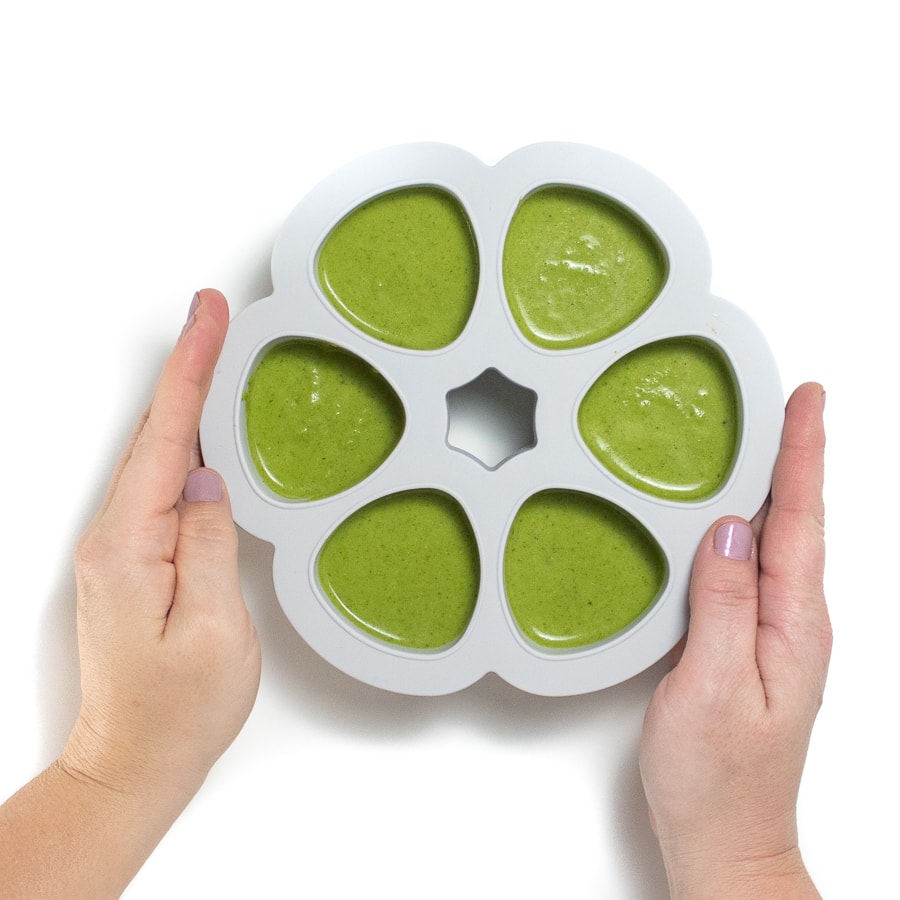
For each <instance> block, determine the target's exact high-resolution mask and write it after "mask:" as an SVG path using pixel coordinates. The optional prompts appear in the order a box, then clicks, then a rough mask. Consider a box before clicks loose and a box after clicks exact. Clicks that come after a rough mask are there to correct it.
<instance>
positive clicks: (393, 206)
mask: <svg viewBox="0 0 900 900" xmlns="http://www.w3.org/2000/svg"><path fill="white" fill-rule="evenodd" d="M318 276H319V283H320V285H321V287H322V290H323V291H324V292H325V295H326V296H327V298H328V299H329V300H330V301H331V303H332V304H333V305H334V307H335V308H336V309H337V310H338V312H340V314H341V315H342V316H344V318H346V319H347V320H348V321H349V322H351V323H352V324H353V325H355V326H356V327H357V328H359V329H360V330H361V331H363V332H365V333H366V334H368V335H371V336H372V337H375V338H377V339H378V340H381V341H384V342H385V343H387V344H392V345H394V346H397V347H406V348H408V349H412V350H437V349H439V348H440V347H445V346H446V345H447V344H450V343H452V342H453V341H454V340H456V338H457V337H459V335H460V334H461V333H462V330H463V328H465V325H466V322H467V321H468V319H469V314H470V313H471V311H472V306H473V304H474V303H475V293H476V289H477V286H478V250H477V247H476V245H475V238H474V235H473V233H472V227H471V225H470V223H469V219H468V217H467V216H466V214H465V212H464V210H463V208H462V206H461V205H460V204H459V202H458V201H457V200H456V198H455V197H453V196H452V195H451V194H449V193H448V192H447V191H444V190H440V189H438V188H433V187H415V188H403V189H402V190H396V191H391V192H389V193H387V194H382V195H381V196H379V197H376V198H375V199H373V200H370V201H369V202H367V203H365V204H363V205H362V206H360V207H358V208H357V209H355V210H353V211H352V212H351V213H349V214H348V215H347V216H345V217H344V218H343V219H342V220H341V221H340V222H339V223H338V224H337V225H336V226H335V228H334V229H333V230H332V231H331V233H330V234H329V235H328V237H327V238H326V239H325V242H324V243H323V245H322V247H321V249H320V250H319V257H318Z"/></svg>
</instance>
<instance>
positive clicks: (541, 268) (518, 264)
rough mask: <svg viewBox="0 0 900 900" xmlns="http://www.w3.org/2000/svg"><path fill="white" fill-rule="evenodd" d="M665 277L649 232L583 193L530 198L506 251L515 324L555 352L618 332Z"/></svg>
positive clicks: (552, 190) (545, 192)
mask: <svg viewBox="0 0 900 900" xmlns="http://www.w3.org/2000/svg"><path fill="white" fill-rule="evenodd" d="M666 272H667V266H666V259H665V254H664V252H663V250H662V247H661V246H660V244H659V242H658V241H657V239H656V237H655V236H654V235H653V234H652V232H650V230H649V229H648V228H647V226H646V225H644V224H643V223H642V222H641V221H639V220H638V219H637V218H635V216H633V215H632V214H631V213H630V212H628V211H627V210H626V209H625V208H624V207H622V206H620V205H619V204H618V203H615V202H614V201H612V200H610V199H608V198H606V197H604V196H602V195H600V194H597V193H594V192H593V191H588V190H585V189H582V188H573V187H564V186H554V187H547V188H541V189H540V190H537V191H534V192H533V193H531V194H529V195H528V196H527V197H526V198H525V199H524V200H523V201H522V203H521V204H520V205H519V207H518V209H517V210H516V212H515V214H514V215H513V218H512V221H511V222H510V225H509V230H508V232H507V235H506V241H505V244H504V248H503V283H504V288H505V291H506V296H507V301H508V302H509V305H510V309H511V311H512V314H513V318H514V319H515V321H516V324H517V325H518V326H519V329H520V330H521V331H522V333H523V334H524V335H525V337H526V338H527V339H528V340H530V341H531V342H532V343H534V344H537V345H539V346H541V347H547V348H550V349H554V350H564V349H568V348H572V347H584V346H587V345H589V344H593V343H596V342H597V341H601V340H603V339H604V338H607V337H610V336H611V335H613V334H615V333H616V332H618V331H621V330H622V329H623V328H625V327H626V326H627V325H629V324H630V323H631V322H633V321H634V320H635V319H637V318H638V317H639V316H640V315H641V314H642V313H643V312H644V311H645V310H646V309H647V308H648V307H649V306H650V304H651V303H652V302H653V301H654V300H655V299H656V296H657V295H658V294H659V292H660V290H661V289H662V286H663V283H664V282H665V279H666Z"/></svg>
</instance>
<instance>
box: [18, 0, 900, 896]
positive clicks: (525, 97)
mask: <svg viewBox="0 0 900 900" xmlns="http://www.w3.org/2000/svg"><path fill="white" fill-rule="evenodd" d="M9 6H12V4H9V5H7V10H8V8H9ZM16 6H17V7H18V8H17V9H16V10H15V11H5V12H4V13H3V14H2V18H0V92H2V93H0V98H2V99H0V103H2V106H0V121H2V137H0V162H2V166H0V297H2V323H3V324H2V347H3V352H2V353H0V365H2V385H3V401H4V402H3V431H2V434H3V440H2V444H0V452H2V464H3V471H4V473H5V484H4V489H3V493H2V498H3V513H4V515H3V520H2V524H0V528H2V539H0V553H2V571H3V574H4V583H3V590H2V591H0V598H2V599H0V603H2V618H0V685H2V688H0V689H2V694H0V697H2V700H0V702H2V726H0V727H2V732H0V794H2V795H3V796H6V795H8V794H9V793H11V792H12V791H14V790H15V789H16V788H17V787H18V786H19V785H20V784H21V783H23V782H24V781H26V780H27V779H28V778H30V777H31V776H32V775H33V774H35V773H36V772H37V771H38V770H39V769H40V768H41V767H42V766H44V765H45V764H46V763H48V762H49V761H50V760H51V759H52V758H53V757H54V755H55V754H56V753H57V752H58V751H59V749H60V747H61V745H62V742H63V741H64V739H65V736H66V734H67V731H68V728H69V726H70V725H71V723H72V720H73V717H74V715H75V713H76V710H77V704H78V664H77V652H76V647H75V640H74V632H73V627H74V612H73V595H74V590H73V575H72V566H71V555H72V550H73V546H74V543H75V541H76V540H77V537H78V535H79V534H80V532H81V530H82V529H83V527H84V526H85V524H86V522H87V520H88V518H89V517H90V515H91V514H92V512H93V510H94V508H95V507H96V505H97V503H98V502H99V499H100V497H101V494H102V491H103V490H104V488H105V484H106V481H107V478H108V476H109V473H110V470H111V467H112V466H113V463H114V460H115V459H116V457H117V456H118V454H119V451H120V448H121V446H122V445H123V443H124V441H125V440H126V437H127V435H128V433H129V432H130V430H131V427H132V423H133V421H134V420H135V419H136V418H137V416H138V415H139V413H140V412H141V410H142V408H143V407H144V405H145V403H146V401H147V399H148V397H149V394H150V391H151V389H152V385H153V383H154V381H155V379H156V375H157V372H158V369H159V366H160V364H161V362H162V360H163V359H164V357H165V355H166V353H167V351H168V349H169V347H170V345H171V343H172V342H173V341H174V339H175V337H176V336H177V335H178V332H179V331H180V329H181V326H182V323H183V321H184V318H185V315H186V313H187V307H188V304H189V302H190V299H191V296H192V294H193V292H194V290H195V289H197V288H199V287H204V286H216V287H219V288H220V289H222V290H223V291H224V292H225V293H226V295H227V296H228V297H229V299H230V301H231V304H232V310H233V312H237V311H239V310H241V309H243V308H245V307H246V306H247V305H248V304H249V303H251V302H253V301H254V300H256V299H258V298H260V297H263V296H265V295H267V294H268V293H269V292H270V290H271V284H270V281H269V274H268V258H269V253H270V250H271V246H272V242H273V240H274V237H275V235H276V233H277V231H278V229H279V228H280V226H281V223H282V222H283V221H284V219H285V217H286V216H287V214H288V212H289V211H290V210H291V208H292V207H293V206H294V205H295V204H296V203H297V202H298V201H299V200H300V199H301V197H302V196H303V195H304V194H305V193H306V191H307V190H309V189H310V188H311V187H312V186H313V185H315V184H316V183H317V182H318V181H319V180H321V179H322V178H323V177H325V176H326V175H327V174H328V173H329V172H331V171H332V170H333V169H334V168H336V167H337V166H338V165H340V164H342V163H344V162H346V161H349V160H351V159H354V158H355V157H357V156H360V155H361V154H363V153H364V152H366V151H368V150H370V149H376V148H380V147H383V146H387V145H392V144H397V143H403V142H406V141H417V140H437V141H446V142H448V143H452V144H457V145H458V146H461V147H463V148H465V149H466V150H469V151H470V152H472V153H474V154H475V155H477V156H479V157H481V158H482V159H484V160H485V161H486V162H489V163H492V162H496V161H497V160H499V159H500V158H501V157H503V156H504V155H506V154H507V153H509V152H510V151H512V150H514V149H515V148H517V147H519V146H522V145H524V144H528V143H531V142H534V141H538V140H572V141H581V142H585V143H589V144H594V145H597V146H601V147H604V148H606V149H609V150H612V151H615V152H617V153H620V154H622V155H625V156H627V157H630V158H631V159H633V160H634V161H635V162H637V163H639V164H641V165H643V166H644V167H646V168H648V169H649V170H650V171H652V172H654V173H655V174H656V175H657V176H659V177H661V178H662V179H663V180H664V181H666V182H667V183H668V184H669V185H670V186H671V187H672V188H673V189H674V190H675V191H676V192H677V193H678V194H679V195H680V196H681V197H682V199H683V200H684V201H685V202H686V203H687V205H688V207H690V208H691V210H692V211H693V212H694V214H695V216H696V217H697V218H698V219H699V221H700V223H701V226H702V227H703V229H704V231H705V232H706V234H707V237H708V239H709V243H710V245H711V251H712V260H713V284H712V287H713V291H714V292H715V293H717V294H719V295H720V296H723V297H725V298H727V299H729V300H731V301H732V302H734V303H736V304H738V305H739V306H741V307H743V308H744V309H745V310H746V311H747V312H748V313H749V314H750V315H751V316H752V317H753V318H754V319H756V321H757V322H758V323H759V324H760V325H761V327H762V329H763V331H764V332H765V333H766V335H767V337H768V339H769V341H770V343H771V345H772V347H773V350H774V351H775V354H776V357H777V358H778V360H779V365H780V369H781V373H782V376H783V381H784V385H785V390H786V391H787V390H789V389H790V388H792V387H793V386H794V385H796V384H797V383H799V382H800V381H803V380H806V379H816V380H820V381H822V382H824V383H825V385H826V388H827V391H828V404H827V425H828V432H829V450H828V475H827V479H828V480H827V497H826V499H827V503H828V538H829V559H828V573H827V588H828V595H829V601H830V607H831V613H832V618H833V622H834V627H835V633H836V639H835V651H834V658H833V664H832V670H831V675H830V680H829V685H828V689H827V693H826V702H825V705H824V708H823V710H822V712H821V714H820V717H819V721H818V724H817V726H816V730H815V732H814V735H813V741H812V745H811V748H810V753H809V760H808V765H807V770H806V775H805V779H804V782H803V787H802V792H801V803H800V821H801V835H802V845H803V849H804V852H805V856H806V859H807V861H808V864H809V867H810V869H811V871H812V872H813V874H814V876H815V878H816V879H817V881H818V883H819V885H820V887H821V889H822V890H823V892H824V893H825V894H826V896H832V897H840V896H848V897H849V896H852V897H876V896H885V895H886V893H889V892H890V890H892V887H896V866H895V858H894V857H895V855H896V846H895V844H896V837H897V834H896V824H895V812H894V808H895V806H896V803H897V800H898V789H897V788H898V783H897V758H898V746H897V739H896V737H895V735H896V729H895V728H893V727H891V720H892V719H893V718H894V717H895V712H896V704H897V700H896V694H895V689H896V683H897V675H896V668H895V646H896V643H897V635H896V633H897V629H898V627H900V614H898V610H897V602H898V592H897V587H896V581H895V579H894V577H893V575H894V565H895V562H894V559H893V557H895V555H896V548H897V533H898V530H897V529H898V525H897V520H896V506H897V499H898V497H897V494H898V492H897V477H898V476H897V468H898V466H897V462H896V458H897V454H896V445H895V444H894V443H893V441H892V440H891V438H890V437H889V428H890V425H891V421H892V420H893V419H895V418H896V407H897V387H896V384H897V376H896V370H897V362H896V360H897V346H898V345H897V338H896V336H895V334H894V333H893V330H894V329H895V328H897V327H898V325H900V322H898V318H897V314H896V305H897V300H898V287H897V239H898V237H900V234H898V231H900V230H898V228H897V213H896V208H897V205H898V203H900V191H898V178H897V169H896V165H897V163H896V160H897V159H898V158H900V145H898V141H897V138H896V136H895V133H896V132H895V129H896V114H897V87H898V74H900V73H898V66H897V64H896V62H895V61H894V60H896V51H895V47H894V41H893V37H895V36H896V34H895V30H894V29H892V28H890V27H889V26H888V21H887V12H888V9H889V4H888V3H887V2H884V3H877V2H874V0H857V2H855V3H852V4H850V3H844V4H837V3H833V2H829V0H824V2H823V0H819V2H790V0H778V2H773V0H759V2H756V3H754V4H740V5H738V4H728V3H721V2H718V3H715V2H708V3H705V2H699V0H685V2H680V3H666V2H659V3H652V2H631V3H624V2H620V3H615V4H605V3H602V2H599V0H597V2H593V3H585V2H581V0H571V2H569V3H565V4H559V3H557V4H543V5H540V6H536V5H531V4H521V3H519V4H512V3H509V4H501V3H491V2H490V0H480V2H471V0H455V2H453V3H448V4H445V5H441V6H437V5H434V6H430V5H428V4H425V3H413V2H400V0H383V2H381V3H367V4H362V3H359V4H353V3H350V4H342V3H328V4H326V3H324V2H323V3H320V4H319V5H317V6H315V7H313V8H311V9H309V8H307V9H304V7H305V6H312V5H311V4H309V5H307V4H300V3H296V4H295V3H287V2H277V0H275V2H267V0H257V2H255V3H253V4H249V3H247V4H240V3H235V2H228V0H217V2H197V0H180V2H178V3H175V2H171V0H156V2H154V3H152V4H151V3H144V4H138V3H112V2H108V3H107V2H100V0H83V2H80V3H62V2H35V3H31V4H29V5H27V6H26V5H25V4H16ZM241 564H242V571H243V576H244V583H245V590H246V596H247V601H248V604H249V606H250V608H251V610H252V612H253V614H254V617H255V619H256V622H257V626H258V628H259V631H260V635H261V640H262V647H263V652H264V658H265V662H264V670H263V680H262V687H261V691H260V696H259V701H258V703H257V706H256V709H255V711H254V713H253V715H252V716H251V719H250V721H249V723H248V724H247V726H246V728H245V730H244V732H243V733H242V734H241V736H240V737H239V738H238V740H237V742H236V743H235V744H234V746H233V747H232V749H231V750H230V751H229V752H228V753H227V754H226V756H225V757H224V758H223V759H222V761H221V762H220V764H219V765H218V767H217V768H216V769H215V770H214V772H213V774H212V775H211V777H210V779H209V780H208V782H207V784H206V786H205V787H204V789H203V791H202V792H201V793H200V794H199V795H198V797H197V798H196V800H195V802H194V803H193V804H192V805H191V806H190V807H189V809H188V810H187V812H186V813H185V814H184V816H183V817H182V818H181V819H180V820H179V822H178V823H177V824H176V825H175V827H174V828H173V829H172V831H171V832H170V833H169V835H168V836H167V837H166V838H165V840H164V841H163V843H162V844H161V845H160V847H159V848H158V850H157V852H156V853H155V854H154V855H153V857H152V858H151V859H150V861H149V862H148V863H147V864H146V866H145V867H144V869H143V870H142V871H141V873H140V874H139V875H138V877H137V879H136V880H135V881H134V883H133V885H132V887H131V888H130V889H129V890H128V892H127V896H128V897H129V898H156V897H161V896H165V897H170V898H173V900H176V898H194V897H226V898H232V897H249V896H252V897H261V898H282V897H300V896H315V897H319V898H332V897H334V898H337V897H349V896H360V895H362V894H363V892H367V891H369V890H371V889H373V888H374V887H376V886H383V887H384V888H386V890H387V892H388V893H390V895H391V896H394V897H398V898H414V897H415V898H418V897H438V898H439V897H451V896H454V897H455V896H458V895H459V894H460V893H465V894H466V895H468V896H474V897H494V896H497V897H511V896H517V897H522V898H536V897H543V896H547V895H554V896H556V895H558V896H566V897H572V898H589V897H604V898H613V900H617V898H622V900H625V898H660V897H664V896H666V889H665V880H664V876H663V873H662V867H661V862H660V859H659V856H658V850H657V849H656V847H655V844H654V840H653V836H652V834H651V832H650V830H649V827H648V825H647V820H646V814H645V806H644V800H643V796H642V792H641V787H640V780H639V775H638V770H637V763H636V747H637V741H638V736H639V732H640V725H641V718H642V716H643V712H644V709H645V707H646V704H647V701H648V699H649V697H650V695H651V693H652V691H653V689H654V686H655V685H656V683H657V682H658V680H659V678H660V677H661V675H662V673H663V671H664V669H663V667H662V664H658V665H657V666H655V667H654V668H653V669H651V670H650V671H648V672H646V673H644V674H643V675H640V676H638V677H637V678H635V679H633V680H632V681H630V682H629V683H627V684H624V685H621V686H619V687H616V688H613V689H610V690H607V691H605V692H602V693H599V694H595V695H590V696H583V697H577V698H570V699H561V700H560V699H556V700H551V699H540V698H535V697H532V696H529V695H525V694H522V693H520V692H518V691H516V690H514V689H512V688H510V687H508V686H506V685H504V684H503V683H502V682H500V681H499V680H497V679H493V678H488V679H486V680H484V681H483V682H481V683H479V684H478V685H476V686H474V687H473V688H470V689H468V690H466V691H464V692H462V693H460V694H458V695H454V696H449V697H444V698H438V699H416V698H408V697H402V696H395V695H392V694H388V693H384V692H381V691H378V690H375V689H372V688H369V687H366V686H364V685H361V684H359V683H356V682H354V681H353V680H351V679H349V678H347V677H346V676H344V675H342V674H341V673H339V672H337V671H335V670H334V669H332V668H331V667H330V666H329V665H328V664H326V663H324V662H323V661H321V660H320V659H319V658H318V657H317V656H316V655H315V654H314V653H313V652H312V651H311V650H309V649H308V648H307V647H306V646H305V644H304V643H303V641H302V640H301V639H300V638H299V637H297V636H296V635H295V633H294V632H293V631H292V630H291V629H290V628H289V626H288V625H287V623H286V621H285V619H284V617H283V615H282V614H281V612H280V610H279V608H278V605H277V602H276V599H275V596H274V594H273V590H272V584H271V572H270V564H271V553H270V550H269V548H268V546H267V545H265V544H263V543H261V542H259V541H257V540H255V539H253V538H251V537H249V536H247V535H242V542H241ZM673 776H674V777H677V773H673ZM885 808H886V809H887V810H888V811H889V812H888V818H885V817H884V816H883V815H882V810H884V809H885Z"/></svg>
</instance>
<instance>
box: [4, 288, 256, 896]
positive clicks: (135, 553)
mask: <svg viewBox="0 0 900 900" xmlns="http://www.w3.org/2000/svg"><path fill="white" fill-rule="evenodd" d="M227 327H228V308H227V305H226V303H225V299H224V298H223V297H222V296H221V294H219V293H218V292H215V291H202V292H201V293H200V294H199V303H198V305H197V308H196V309H195V310H192V317H191V319H190V320H189V322H188V324H187V325H186V326H185V329H184V331H183V333H182V335H181V337H180V339H179V341H178V343H177V345H176V346H175V349H174V350H173V352H172V355H171V356H170V358H169V360H168V361H167V363H166V365H165V368H164V371H163V373H162V376H161V378H160V381H159V384H158V386H157V388H156V391H155V394H154V397H153V401H152V403H151V405H150V408H149V411H148V412H147V414H146V415H145V416H144V418H143V419H142V420H141V422H140V423H139V425H138V427H137V429H136V431H135V433H134V436H133V439H132V441H131V443H130V445H129V447H128V449H127V450H126V451H125V454H124V456H123V457H122V459H121V461H120V463H119V466H118V469H117V470H116V472H115V474H114V476H113V479H112V483H111V485H110V489H109V492H108V494H107V496H106V499H105V501H104V503H103V505H102V507H101V509H100V510H99V512H98V513H97V515H96V517H95V518H94V520H93V522H92V524H91V525H90V526H89V528H88V530H87V532H86V533H85V535H84V537H83V538H82V540H81V542H80V544H79V546H78V550H77V554H76V577H77V588H78V599H77V610H78V611H77V617H78V643H79V654H80V657H81V666H82V674H81V682H82V685H81V686H82V703H81V709H80V712H79V715H78V719H77V722H76V724H75V727H74V729H73V731H72V734H71V737H70V739H69V741H68V743H67V745H66V747H65V749H64V751H63V753H62V754H61V756H60V757H59V759H58V760H57V761H56V762H55V763H54V764H53V765H51V766H50V767H49V768H48V769H47V770H46V771H45V772H43V773H42V774H40V775H39V776H38V777H37V778H36V779H34V781H32V782H31V783H30V784H28V785H26V786H25V787H24V788H23V789H22V790H21V791H19V792H18V793H17V794H16V795H14V796H13V797H12V798H10V800H8V801H7V802H6V804H4V806H3V807H2V808H0V894H2V895H3V897H4V898H19V897H22V898H24V897H28V898H34V897H67V898H72V900H77V898H82V897H83V898H92V900H102V898H106V897H118V896H119V895H120V894H121V892H122V891H123V890H124V888H125V887H126V885H127V884H128V883H129V882H130V881H131V879H132V878H133V877H134V875H135V873H136V872H137V871H138V869H139V868H140V867H141V865H142V864H143V862H144V861H145V859H146V858H147V856H149V854H150V853H151V851H152V850H153V848H154V847H155V846H156V844H157V843H158V841H159V840H160V838H161V837H162V836H163V835H164V834H165V832H166V831H167V830H168V828H169V826H170V825H171V824H172V822H173V821H174V820H175V819H176V818H177V816H178V815H179V814H180V813H181V811H182V810H183V809H184V807H185V806H186V805H187V803H188V801H189V800H190V799H191V797H193V795H194V793H195V792H196V791H197V790H198V788H199V787H200V785H201V784H202V783H203V780H204V778H205V777H206V774H207V772H208V771H209V769H210V767H211V766H212V765H213V763H214V762H215V761H216V760H217V759H218V758H219V756H220V755H221V754H222V752H223V751H224V750H225V749H226V747H228V745H229V744H230V743H231V742H232V740H233V739H234V737H235V736H236V735H237V733H238V732H239V731H240V729H241V727H242V726H243V724H244V721H245V720H246V718H247V716H248V714H249V713H250V710H251V708H252V706H253V702H254V699H255V697H256V693H257V687H258V684H259V671H260V655H259V644H258V641H257V637H256V632H255V630H254V627H253V624H252V622H251V621H250V617H249V616H248V614H247V609H246V607H245V605H244V600H243V597H242V594H241V590H240V585H239V581H238V571H237V535H236V532H235V528H234V525H233V524H232V519H231V507H230V504H229V502H228V497H227V494H226V493H225V492H224V489H222V492H221V499H220V500H210V501H199V502H188V501H186V500H185V499H184V498H183V497H182V489H183V488H184V487H185V483H186V481H187V479H188V473H189V472H190V471H192V470H196V469H197V467H198V466H199V465H200V455H199V449H198V444H197V428H198V425H199V422H200V412H201V409H202V407H203V401H204V399H205V398H206V394H207V391H208V389H209V385H210V381H211V378H212V372H213V366H214V364H215V361H216V359H217V358H218V355H219V352H220V350H221V347H222V342H223V341H224V338H225V332H226V329H227ZM206 471H209V470H206ZM210 477H211V478H212V479H213V484H215V483H216V481H215V480H216V479H217V478H218V476H216V475H212V476H210ZM194 483H195V482H194ZM218 484H219V486H221V479H218Z"/></svg>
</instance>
